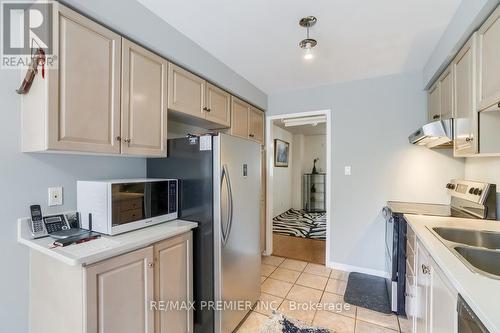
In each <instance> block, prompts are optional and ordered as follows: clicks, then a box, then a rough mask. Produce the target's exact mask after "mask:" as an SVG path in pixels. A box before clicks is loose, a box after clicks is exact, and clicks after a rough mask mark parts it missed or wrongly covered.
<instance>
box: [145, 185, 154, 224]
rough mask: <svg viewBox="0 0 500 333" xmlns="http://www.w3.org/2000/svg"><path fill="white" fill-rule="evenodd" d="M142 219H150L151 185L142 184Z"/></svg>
mask: <svg viewBox="0 0 500 333" xmlns="http://www.w3.org/2000/svg"><path fill="white" fill-rule="evenodd" d="M143 207H144V217H145V218H150V217H152V216H153V215H152V214H151V183H146V184H144V205H143Z"/></svg>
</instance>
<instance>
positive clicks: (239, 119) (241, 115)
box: [231, 96, 250, 139]
mask: <svg viewBox="0 0 500 333" xmlns="http://www.w3.org/2000/svg"><path fill="white" fill-rule="evenodd" d="M249 110H250V106H249V105H248V104H247V103H245V102H243V101H241V100H239V99H238V98H236V97H234V96H231V135H235V136H239V137H242V138H245V139H247V138H248V130H249V129H248V118H249V117H248V113H249V112H250V111H249Z"/></svg>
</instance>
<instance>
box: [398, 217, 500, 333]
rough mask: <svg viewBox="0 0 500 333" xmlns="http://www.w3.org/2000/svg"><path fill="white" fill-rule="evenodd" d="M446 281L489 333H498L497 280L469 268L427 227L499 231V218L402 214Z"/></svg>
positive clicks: (499, 292)
mask: <svg viewBox="0 0 500 333" xmlns="http://www.w3.org/2000/svg"><path fill="white" fill-rule="evenodd" d="M404 217H405V219H406V221H408V223H409V224H410V226H411V228H412V229H413V231H415V234H416V235H417V237H418V239H419V240H420V241H421V243H422V244H423V245H424V247H425V248H426V249H427V251H428V252H429V254H430V255H431V257H432V258H433V259H434V261H435V262H436V263H437V264H438V265H439V267H440V268H441V269H442V271H443V272H444V274H445V275H446V277H447V278H448V280H449V281H450V282H451V284H452V285H453V286H454V288H455V289H456V290H457V291H458V293H459V294H460V295H462V297H463V298H464V300H465V301H466V302H467V304H469V306H470V307H471V308H472V310H473V311H474V313H475V314H476V315H477V316H478V318H479V319H480V320H481V321H482V323H483V324H484V325H485V326H486V328H488V330H489V331H490V332H492V333H493V332H500V315H499V314H500V302H499V300H498V298H499V297H500V280H495V279H492V278H488V277H486V276H483V275H480V274H478V273H475V272H473V271H471V270H470V269H469V268H468V267H467V266H465V265H464V264H463V263H462V261H461V260H460V259H458V257H457V256H456V255H455V254H454V253H453V252H452V251H451V250H450V249H449V248H448V247H446V245H445V244H444V243H442V242H441V241H440V239H438V238H437V237H436V236H435V235H434V234H433V233H432V232H431V231H430V230H429V229H428V228H432V227H436V226H440V227H452V228H464V229H474V230H489V231H498V232H500V221H486V220H474V219H461V218H453V217H435V216H421V215H406V214H405V215H404Z"/></svg>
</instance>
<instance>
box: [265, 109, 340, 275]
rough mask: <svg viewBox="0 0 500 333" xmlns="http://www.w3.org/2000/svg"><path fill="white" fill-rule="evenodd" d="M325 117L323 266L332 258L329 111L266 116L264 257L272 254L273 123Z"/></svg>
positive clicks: (330, 115) (330, 117)
mask: <svg viewBox="0 0 500 333" xmlns="http://www.w3.org/2000/svg"><path fill="white" fill-rule="evenodd" d="M323 115H324V116H326V198H325V200H326V244H325V251H326V253H325V266H327V265H328V264H329V263H330V259H331V258H332V253H331V248H330V242H331V239H330V238H331V235H330V233H331V229H332V200H331V198H332V143H333V141H332V112H331V109H325V110H317V111H306V112H298V113H285V114H279V115H273V116H267V115H266V136H265V137H266V140H265V148H266V248H265V251H264V255H271V254H272V253H273V223H272V221H273V171H274V170H273V164H274V140H273V122H274V121H275V120H277V119H283V118H286V119H291V118H302V117H310V116H323Z"/></svg>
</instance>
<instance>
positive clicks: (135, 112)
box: [121, 39, 168, 156]
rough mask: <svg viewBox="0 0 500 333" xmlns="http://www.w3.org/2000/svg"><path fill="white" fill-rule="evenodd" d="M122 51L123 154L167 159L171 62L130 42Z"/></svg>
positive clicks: (126, 42) (126, 41) (123, 45)
mask: <svg viewBox="0 0 500 333" xmlns="http://www.w3.org/2000/svg"><path fill="white" fill-rule="evenodd" d="M122 49H123V56H122V131H121V133H122V140H121V141H122V154H130V155H145V156H162V155H163V156H165V155H166V143H167V142H166V141H167V109H166V108H167V68H168V62H167V61H166V60H165V59H163V58H162V57H160V56H158V55H156V54H154V53H152V52H150V51H148V50H146V49H144V48H143V47H140V46H139V45H137V44H135V43H132V42H130V41H128V40H126V39H123V41H122Z"/></svg>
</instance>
